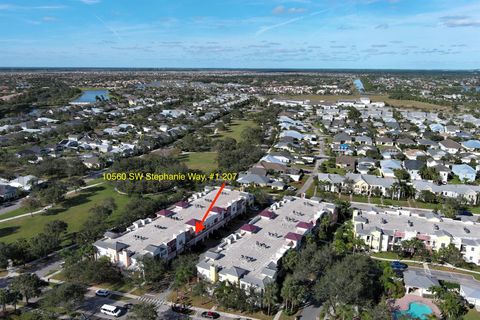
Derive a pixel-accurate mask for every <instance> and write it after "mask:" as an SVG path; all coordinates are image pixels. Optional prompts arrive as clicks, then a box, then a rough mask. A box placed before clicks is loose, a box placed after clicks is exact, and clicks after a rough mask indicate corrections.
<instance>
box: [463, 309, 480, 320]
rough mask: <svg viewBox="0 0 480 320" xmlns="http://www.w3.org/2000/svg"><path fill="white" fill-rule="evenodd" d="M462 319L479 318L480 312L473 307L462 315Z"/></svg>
mask: <svg viewBox="0 0 480 320" xmlns="http://www.w3.org/2000/svg"><path fill="white" fill-rule="evenodd" d="M463 319H464V320H480V312H478V311H477V310H475V309H470V310H469V311H468V313H467V314H466V315H465V316H464V317H463Z"/></svg>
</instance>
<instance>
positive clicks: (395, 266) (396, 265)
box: [390, 261, 408, 270]
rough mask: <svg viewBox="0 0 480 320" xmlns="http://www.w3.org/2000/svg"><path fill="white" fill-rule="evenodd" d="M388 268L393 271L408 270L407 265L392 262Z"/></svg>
mask: <svg viewBox="0 0 480 320" xmlns="http://www.w3.org/2000/svg"><path fill="white" fill-rule="evenodd" d="M390 266H391V267H392V269H393V270H405V269H407V268H408V265H407V264H405V263H403V262H400V261H393V262H392V263H391V264H390Z"/></svg>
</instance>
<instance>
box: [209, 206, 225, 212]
mask: <svg viewBox="0 0 480 320" xmlns="http://www.w3.org/2000/svg"><path fill="white" fill-rule="evenodd" d="M210 211H212V212H216V213H223V212H225V211H227V209H224V208H221V207H213V208H212V210H210Z"/></svg>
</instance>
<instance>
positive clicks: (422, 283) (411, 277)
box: [403, 269, 440, 297]
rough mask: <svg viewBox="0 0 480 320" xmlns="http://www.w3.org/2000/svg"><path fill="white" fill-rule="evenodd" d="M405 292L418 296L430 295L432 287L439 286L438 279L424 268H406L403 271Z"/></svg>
mask: <svg viewBox="0 0 480 320" xmlns="http://www.w3.org/2000/svg"><path fill="white" fill-rule="evenodd" d="M403 282H404V284H405V293H406V294H414V295H418V296H421V297H423V296H426V295H432V294H433V292H432V287H435V286H439V285H440V283H439V282H438V280H437V279H436V278H435V277H434V276H432V275H429V274H427V273H426V272H425V271H424V270H415V269H414V270H407V271H405V272H404V273H403Z"/></svg>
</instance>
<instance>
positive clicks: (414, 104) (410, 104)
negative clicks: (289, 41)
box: [280, 94, 450, 110]
mask: <svg viewBox="0 0 480 320" xmlns="http://www.w3.org/2000/svg"><path fill="white" fill-rule="evenodd" d="M361 96H365V95H359V94H352V95H338V96H337V95H324V96H323V95H316V94H307V95H288V96H281V97H280V98H284V99H301V100H310V101H312V102H318V101H326V102H335V101H337V100H344V99H359V98H360V97H361ZM367 96H368V97H369V98H370V99H371V100H372V101H374V102H378V101H380V102H381V101H384V102H385V103H387V104H389V105H391V106H393V107H405V108H415V109H423V110H450V108H449V107H446V106H440V105H435V104H431V103H426V102H420V101H413V100H397V99H390V98H388V96H386V95H367Z"/></svg>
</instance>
